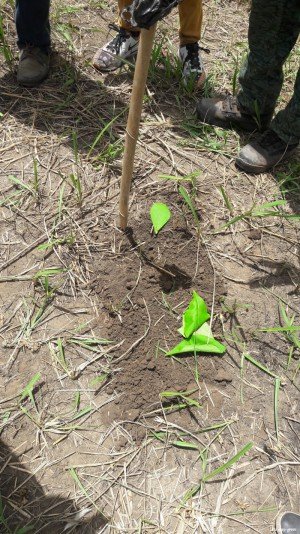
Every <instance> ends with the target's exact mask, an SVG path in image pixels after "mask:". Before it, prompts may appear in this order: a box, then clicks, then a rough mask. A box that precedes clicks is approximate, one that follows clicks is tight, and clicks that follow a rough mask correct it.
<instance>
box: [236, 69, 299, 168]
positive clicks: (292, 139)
mask: <svg viewBox="0 0 300 534" xmlns="http://www.w3.org/2000/svg"><path fill="white" fill-rule="evenodd" d="M299 142H300V69H299V70H298V74H297V79H296V83H295V90H294V94H293V96H292V99H291V100H290V102H289V103H288V105H287V106H286V108H285V109H283V110H282V111H279V113H277V115H276V116H275V118H274V119H273V121H272V122H271V124H270V128H269V129H268V130H266V132H265V133H264V134H263V135H262V136H261V138H259V139H256V140H254V141H250V143H248V144H247V145H246V146H244V148H242V150H241V151H240V153H239V155H238V157H237V160H236V163H237V165H238V166H239V167H241V168H242V169H243V170H244V171H246V172H264V171H266V170H268V169H269V168H271V167H273V166H274V165H277V164H278V163H280V162H281V161H283V160H284V159H287V158H288V157H289V156H290V155H291V154H292V153H293V152H294V150H295V149H296V148H297V146H298V144H299Z"/></svg>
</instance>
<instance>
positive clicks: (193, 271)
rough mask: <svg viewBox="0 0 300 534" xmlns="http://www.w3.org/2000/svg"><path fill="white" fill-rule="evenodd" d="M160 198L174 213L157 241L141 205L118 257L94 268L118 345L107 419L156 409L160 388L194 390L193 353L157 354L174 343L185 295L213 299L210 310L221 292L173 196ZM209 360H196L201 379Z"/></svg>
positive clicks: (209, 370) (210, 374) (211, 368)
mask: <svg viewBox="0 0 300 534" xmlns="http://www.w3.org/2000/svg"><path fill="white" fill-rule="evenodd" d="M161 197H162V200H166V201H168V202H169V203H172V206H173V210H174V212H175V213H176V215H175V216H173V217H172V218H171V221H170V222H169V223H168V225H167V226H166V227H165V228H164V229H163V230H162V231H161V232H160V233H159V234H158V236H154V235H151V233H150V231H151V222H150V218H149V215H148V214H149V209H148V208H149V207H150V205H149V206H148V205H147V206H146V209H145V212H144V213H143V214H141V218H140V219H141V222H140V223H138V224H136V225H134V230H129V231H128V232H127V236H126V237H120V243H119V244H118V245H117V246H118V247H119V250H120V251H121V252H120V253H119V254H117V255H115V256H113V257H111V259H109V258H108V259H104V258H102V259H96V262H95V264H94V272H95V273H97V275H96V276H97V279H96V280H95V279H94V290H95V291H96V293H97V294H98V297H99V302H100V306H102V311H104V312H105V313H106V314H107V316H108V321H107V328H108V333H109V336H110V338H111V339H112V340H113V341H116V340H124V343H123V344H122V346H121V347H120V348H119V349H118V352H116V354H114V355H113V359H112V368H113V369H117V370H118V372H117V374H115V376H114V379H113V381H112V382H111V383H110V385H109V386H108V388H107V390H106V391H107V392H108V393H113V392H115V393H116V394H117V395H118V398H117V399H116V401H115V405H114V406H113V407H112V408H111V410H110V412H109V413H108V414H107V415H108V418H109V419H111V418H113V419H117V420H122V419H124V420H130V421H134V420H137V419H139V418H140V417H142V416H145V415H147V414H149V412H152V411H157V410H160V408H161V403H160V393H161V392H162V391H165V390H172V391H174V390H175V391H187V390H191V389H194V390H195V389H196V390H197V384H196V382H195V376H194V375H195V360H194V356H186V357H180V358H177V359H176V361H175V360H174V359H172V358H169V357H166V356H165V355H164V352H163V351H164V350H165V351H167V350H168V349H170V348H172V346H175V345H176V344H177V343H179V341H180V335H179V334H178V332H177V329H178V328H179V327H180V326H181V314H182V312H183V310H184V309H185V307H186V306H187V304H188V302H189V298H190V296H191V292H192V290H195V291H198V293H199V294H200V295H201V296H202V297H203V298H204V299H205V300H206V302H207V304H208V306H209V307H211V304H212V298H213V296H214V304H215V305H216V304H217V303H218V300H219V297H220V296H221V295H224V293H225V289H224V284H223V283H222V281H221V280H220V279H219V278H218V277H217V278H216V279H215V275H214V271H213V268H212V265H211V262H210V260H209V256H208V254H207V252H206V250H205V247H204V246H203V245H201V242H200V241H199V243H198V244H197V239H195V236H193V235H192V234H190V233H189V231H188V230H187V223H186V220H185V217H184V215H183V213H184V211H185V209H184V208H183V211H182V206H181V203H180V200H178V199H180V197H179V195H177V194H174V193H173V194H172V193H169V194H168V195H166V198H164V195H161ZM176 201H177V205H176ZM216 330H217V325H215V326H214V331H215V333H216ZM128 334H129V335H128ZM138 340H141V341H140V342H138ZM216 358H217V359H218V364H217V366H218V368H220V366H221V362H220V361H219V360H220V358H219V357H218V356H216V355H213V356H200V357H199V373H200V376H201V378H206V379H207V380H208V381H212V380H213V378H214V376H215V373H216V366H215V363H214V360H215V359H216Z"/></svg>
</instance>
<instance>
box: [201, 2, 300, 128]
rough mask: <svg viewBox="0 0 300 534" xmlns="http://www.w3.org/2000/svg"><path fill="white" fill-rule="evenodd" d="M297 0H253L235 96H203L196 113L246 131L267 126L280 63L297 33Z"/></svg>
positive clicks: (278, 83) (279, 79) (278, 85)
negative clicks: (209, 97) (243, 62)
mask: <svg viewBox="0 0 300 534" xmlns="http://www.w3.org/2000/svg"><path fill="white" fill-rule="evenodd" d="M299 17H300V4H299V0H268V2H265V1H264V0H253V3H252V10H251V14H250V26H249V48H250V53H249V55H248V60H247V62H246V64H245V65H244V67H243V68H242V70H241V73H240V82H241V85H242V89H241V91H240V92H239V94H238V97H237V98H233V97H229V98H223V99H220V98H219V99H202V100H201V101H199V103H198V105H197V114H198V117H199V118H200V119H201V120H202V121H203V122H207V123H210V124H215V125H218V126H222V127H225V128H226V127H227V128H228V127H234V126H236V127H240V128H243V129H245V130H247V131H254V130H256V129H265V128H266V127H268V126H269V124H270V121H271V118H272V115H273V112H274V108H275V104H276V100H277V98H278V95H279V92H280V89H281V86H282V80H283V74H282V67H283V63H284V61H285V60H286V58H287V57H288V55H289V53H290V51H291V49H292V48H293V46H294V44H295V42H296V40H297V36H298V35H299V25H300V24H299Z"/></svg>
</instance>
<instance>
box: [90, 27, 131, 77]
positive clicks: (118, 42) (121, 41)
mask: <svg viewBox="0 0 300 534" xmlns="http://www.w3.org/2000/svg"><path fill="white" fill-rule="evenodd" d="M109 27H110V28H111V29H113V30H115V31H116V32H117V35H116V36H115V37H114V38H113V39H112V40H111V41H109V42H108V43H107V44H106V45H105V46H103V48H100V49H99V50H97V52H96V54H95V55H94V58H93V66H94V67H95V69H97V70H100V71H102V72H111V71H114V70H117V69H118V68H120V67H121V66H122V65H123V63H124V62H125V61H126V60H127V61H129V60H132V59H134V58H135V57H136V55H137V51H138V45H139V37H140V34H139V32H129V31H127V30H124V28H120V27H119V26H116V25H115V24H110V25H109Z"/></svg>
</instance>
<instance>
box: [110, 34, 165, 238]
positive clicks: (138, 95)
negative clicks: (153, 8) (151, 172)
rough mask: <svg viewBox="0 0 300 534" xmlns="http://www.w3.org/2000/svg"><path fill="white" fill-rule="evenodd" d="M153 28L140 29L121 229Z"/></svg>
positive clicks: (124, 168) (132, 164) (125, 216)
mask: <svg viewBox="0 0 300 534" xmlns="http://www.w3.org/2000/svg"><path fill="white" fill-rule="evenodd" d="M155 30H156V25H154V26H152V27H151V28H150V30H144V29H143V30H141V36H140V42H139V48H138V55H137V60H136V66H135V73H134V78H133V86H132V93H131V99H130V106H129V114H128V120H127V127H126V136H125V149H124V157H123V165H122V178H121V188H120V205H119V213H120V221H119V225H120V228H121V229H122V230H125V229H126V227H127V221H128V205H129V193H130V187H131V180H132V174H133V167H134V156H135V150H136V143H137V139H138V134H139V127H140V122H141V115H142V109H143V98H144V94H145V87H146V82H147V76H148V71H149V64H150V59H151V52H152V47H153V41H154V36H155Z"/></svg>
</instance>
